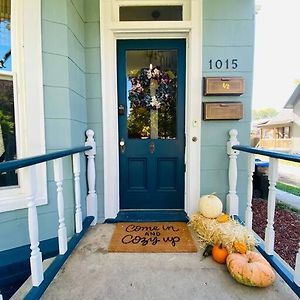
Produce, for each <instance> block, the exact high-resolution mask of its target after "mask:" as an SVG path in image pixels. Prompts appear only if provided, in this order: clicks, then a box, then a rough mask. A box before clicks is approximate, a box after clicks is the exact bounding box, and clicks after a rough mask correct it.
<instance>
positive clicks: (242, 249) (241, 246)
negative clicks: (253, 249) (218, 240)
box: [233, 241, 247, 254]
mask: <svg viewBox="0 0 300 300" xmlns="http://www.w3.org/2000/svg"><path fill="white" fill-rule="evenodd" d="M233 247H234V249H235V250H236V252H238V253H241V254H245V253H246V252H247V245H246V244H245V243H242V242H240V241H234V242H233Z"/></svg>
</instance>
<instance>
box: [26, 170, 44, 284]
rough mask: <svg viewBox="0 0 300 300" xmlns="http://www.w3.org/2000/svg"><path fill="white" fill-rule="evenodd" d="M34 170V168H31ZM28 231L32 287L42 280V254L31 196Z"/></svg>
mask: <svg viewBox="0 0 300 300" xmlns="http://www.w3.org/2000/svg"><path fill="white" fill-rule="evenodd" d="M32 168H35V167H32ZM28 229H29V239H30V249H31V254H30V268H31V280H32V285H33V286H39V285H40V284H41V282H42V281H43V280H44V273H43V272H44V271H43V261H42V253H41V251H40V248H39V224H38V216H37V210H36V205H35V201H34V199H33V197H32V196H31V197H30V198H29V201H28Z"/></svg>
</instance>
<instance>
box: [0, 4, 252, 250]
mask: <svg viewBox="0 0 300 300" xmlns="http://www.w3.org/2000/svg"><path fill="white" fill-rule="evenodd" d="M0 4H1V5H0V10H1V11H0V18H1V19H0V20H1V26H0V60H1V58H2V62H1V64H2V67H1V68H0V86H1V90H0V112H1V115H0V121H1V131H0V133H1V139H0V152H1V154H2V155H1V159H2V160H1V161H7V160H10V159H14V158H15V157H17V158H21V157H29V156H33V155H38V154H43V153H49V152H53V151H57V150H61V149H68V148H72V147H77V146H82V145H84V139H85V131H86V130H87V129H89V128H90V129H92V130H94V132H95V141H96V143H97V148H96V150H97V154H96V192H97V195H98V200H97V205H98V217H97V220H96V221H97V222H104V221H105V220H112V219H115V218H116V217H117V216H118V215H119V213H120V211H122V212H126V211H127V210H134V211H145V210H146V211H147V210H150V211H154V212H155V211H157V212H158V214H159V212H161V211H163V210H178V211H180V212H183V213H186V214H187V216H189V215H191V214H192V213H193V212H194V211H195V210H196V208H197V201H198V198H199V196H200V195H203V194H209V193H212V192H216V194H217V195H218V196H219V197H220V198H221V199H222V201H223V202H224V205H225V201H226V200H225V199H226V194H227V192H228V158H227V152H226V142H227V140H228V138H229V136H228V132H229V130H230V129H232V128H236V129H237V130H238V132H239V136H238V137H239V141H240V142H241V144H249V136H250V123H251V97H252V79H253V49H254V46H253V45H254V18H255V5H254V0H244V1H240V0H231V1H222V0H199V1H198V0H197V1H196V0H181V1H179V0H160V1H152V0H139V1H132V0H43V1H41V0H26V1H17V0H0ZM153 5H155V6H153ZM10 49H11V54H10ZM149 72H150V73H149ZM204 77H221V78H224V80H225V81H224V82H225V85H224V84H223V87H222V86H221V88H224V89H227V88H231V87H230V86H229V84H228V85H227V84H226V82H227V81H228V79H230V78H231V77H234V78H235V77H239V78H242V79H243V80H244V83H245V90H244V91H242V92H241V93H237V95H232V94H230V93H227V94H226V91H224V93H223V94H222V93H221V95H218V94H217V93H216V94H214V93H212V94H211V95H206V96H204V93H203V78H204ZM214 102H222V105H223V106H221V108H222V110H221V117H215V119H214V120H204V118H203V107H202V105H203V103H214ZM231 102H239V104H241V105H242V106H243V115H242V116H241V117H238V118H237V117H236V112H235V111H233V114H234V115H233V116H232V117H229V118H228V116H226V119H227V120H222V118H223V117H222V111H223V110H224V111H225V110H226V108H225V107H226V105H224V104H226V103H231ZM239 107H240V106H239ZM224 118H225V117H224ZM2 135H3V136H2ZM4 150H5V151H4ZM81 162H82V164H81V174H85V171H86V170H85V159H84V157H82V158H81ZM68 163H69V161H67V162H66V163H65V165H64V171H65V173H66V174H67V171H68V170H69V169H70V166H69V164H68ZM246 169H247V162H246V161H241V162H240V163H239V173H238V177H239V186H238V192H239V195H240V216H241V218H242V219H243V218H244V211H245V207H246V193H247V191H246V188H243V187H246V183H247V171H246ZM36 172H37V174H35V175H32V174H30V173H29V172H27V171H26V169H24V170H20V171H19V172H18V174H17V175H16V174H15V173H14V172H12V174H11V173H10V174H8V173H7V174H2V175H1V178H0V180H1V181H0V182H1V188H0V251H4V250H8V249H13V248H15V247H18V246H22V245H26V244H29V237H28V229H27V209H26V207H27V203H28V199H35V201H36V203H37V205H38V217H39V220H40V231H39V237H40V240H47V239H50V238H53V237H56V236H57V228H56V227H55V226H51V225H52V224H57V210H56V185H55V182H54V179H53V173H52V164H50V163H49V164H47V166H46V165H45V164H41V165H39V167H38V168H37V170H36ZM63 183H64V191H63V193H64V198H65V201H66V219H65V223H66V226H67V229H68V236H71V235H72V234H73V232H74V220H73V218H72V217H70V215H68V214H67V213H68V212H73V211H74V205H73V202H72V201H73V200H72V199H73V194H74V192H73V181H72V179H71V178H70V177H68V176H66V177H65V178H64V180H63ZM80 183H81V190H82V194H86V191H87V187H86V181H85V179H84V178H83V177H82V178H81V181H80ZM83 206H84V207H83V212H85V211H86V210H85V205H84V204H83ZM67 215H68V217H67Z"/></svg>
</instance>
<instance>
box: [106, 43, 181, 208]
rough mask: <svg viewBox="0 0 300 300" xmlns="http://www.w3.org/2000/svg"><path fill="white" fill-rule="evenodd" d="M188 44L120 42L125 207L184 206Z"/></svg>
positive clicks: (119, 90) (122, 191)
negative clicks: (186, 52)
mask: <svg viewBox="0 0 300 300" xmlns="http://www.w3.org/2000/svg"><path fill="white" fill-rule="evenodd" d="M185 47H186V46H185V40H183V39H177V40H119V41H117V58H118V61H117V64H118V114H119V157H120V209H121V210H126V209H134V210H139V209H147V210H148V209H150V210H151V209H152V210H157V209H183V208H184V150H185V149H184V148H185V135H184V132H185V130H184V116H185V113H184V108H185V103H184V102H185V61H186V57H185ZM107 105H109V103H107Z"/></svg>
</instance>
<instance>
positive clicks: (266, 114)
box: [252, 107, 278, 120]
mask: <svg viewBox="0 0 300 300" xmlns="http://www.w3.org/2000/svg"><path fill="white" fill-rule="evenodd" d="M277 114H278V111H277V110H276V109H274V108H272V107H267V108H262V109H258V110H257V109H253V110H252V119H253V120H260V119H268V118H272V117H275V116H276V115H277Z"/></svg>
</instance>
